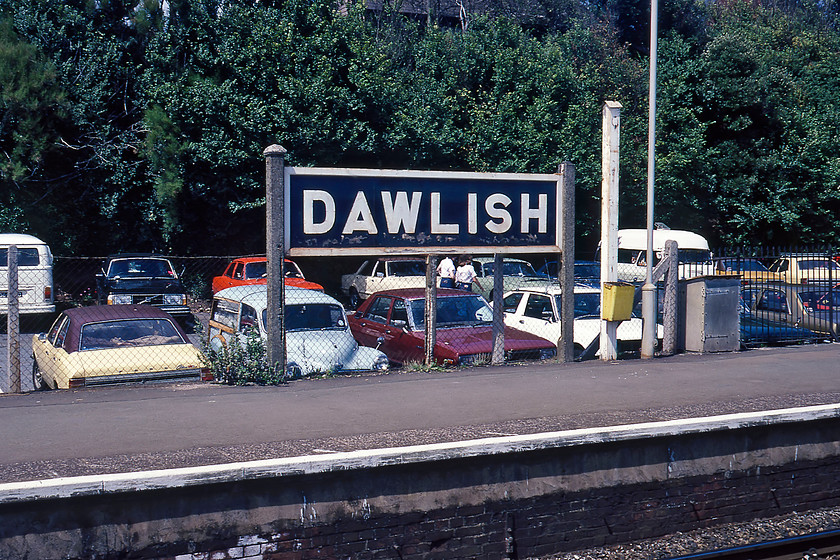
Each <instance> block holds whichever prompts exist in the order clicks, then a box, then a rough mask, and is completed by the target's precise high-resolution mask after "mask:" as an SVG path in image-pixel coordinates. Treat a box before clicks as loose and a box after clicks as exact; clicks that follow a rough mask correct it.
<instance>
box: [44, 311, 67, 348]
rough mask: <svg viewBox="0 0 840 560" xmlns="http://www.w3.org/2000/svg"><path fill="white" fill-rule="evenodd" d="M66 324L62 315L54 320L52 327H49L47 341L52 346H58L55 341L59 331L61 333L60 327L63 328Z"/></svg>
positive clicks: (65, 319)
mask: <svg viewBox="0 0 840 560" xmlns="http://www.w3.org/2000/svg"><path fill="white" fill-rule="evenodd" d="M66 322H67V317H66V316H64V315H62V316H60V317H59V318H58V319H56V321H55V323H53V324H52V327H50V332H49V333H47V340H49V341H50V343H51V344H52V345H53V346H58V345H57V344H56V339H57V337H58V333H59V331H61V327H62V326H64V324H65V323H66Z"/></svg>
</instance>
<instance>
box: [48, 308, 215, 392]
mask: <svg viewBox="0 0 840 560" xmlns="http://www.w3.org/2000/svg"><path fill="white" fill-rule="evenodd" d="M32 358H33V359H32V381H33V384H34V386H35V389H36V390H39V389H49V388H52V389H67V388H71V389H72V388H80V387H86V386H90V385H101V384H109V383H118V382H138V381H152V380H162V379H183V378H194V379H199V378H202V379H204V380H208V379H209V369H208V368H207V367H206V365H205V363H204V358H203V356H202V354H201V352H200V351H199V350H198V348H196V347H195V346H194V345H193V344H192V343H191V342H190V341H189V339H188V338H187V335H186V334H185V333H184V330H183V329H182V328H181V326H180V325H179V324H178V323H177V321H175V320H174V319H173V318H172V317H171V316H170V315H169V314H167V313H165V312H163V311H161V310H160V309H158V308H155V307H152V306H149V305H106V306H102V305H92V306H87V307H75V308H71V309H67V310H65V311H63V312H62V313H61V314H60V315H59V316H58V318H57V319H56V320H55V322H54V323H53V324H52V326H51V327H50V329H49V331H48V332H46V333H41V334H37V335H35V336H34V337H33V339H32Z"/></svg>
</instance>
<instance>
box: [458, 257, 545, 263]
mask: <svg viewBox="0 0 840 560" xmlns="http://www.w3.org/2000/svg"><path fill="white" fill-rule="evenodd" d="M495 259H496V257H473V259H472V260H474V261H478V262H480V263H490V262H494V261H495ZM502 262H516V263H528V264H529V265H530V264H531V263H529V262H528V261H526V260H525V259H514V258H512V257H503V258H502Z"/></svg>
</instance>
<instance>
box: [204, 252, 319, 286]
mask: <svg viewBox="0 0 840 560" xmlns="http://www.w3.org/2000/svg"><path fill="white" fill-rule="evenodd" d="M267 265H268V260H267V259H266V257H240V258H238V259H233V260H232V261H231V262H230V264H228V265H227V267H226V268H225V271H224V272H223V273H222V274H220V275H219V276H214V277H213V280H212V282H211V287H212V290H213V293H214V294H215V293H216V292H218V291H220V290H224V289H225V288H232V287H233V286H248V285H260V284H263V285H264V284H266V283H267V282H268V272H267ZM283 266H284V269H285V280H284V283H285V284H286V286H293V287H295V288H306V289H308V290H318V291H321V292H323V291H324V287H323V286H322V285H320V284H317V283H315V282H310V281H309V280H307V279H306V278H305V277H304V276H303V272H302V271H301V270H300V267H299V266H298V265H297V263H295V262H294V261H292V260H289V259H285V262H284V263H283Z"/></svg>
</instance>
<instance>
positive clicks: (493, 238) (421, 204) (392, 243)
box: [283, 167, 562, 257]
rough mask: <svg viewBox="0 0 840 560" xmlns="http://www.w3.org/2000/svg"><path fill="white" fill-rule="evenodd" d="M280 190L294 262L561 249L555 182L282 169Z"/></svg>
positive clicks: (543, 177)
mask: <svg viewBox="0 0 840 560" xmlns="http://www.w3.org/2000/svg"><path fill="white" fill-rule="evenodd" d="M283 183H284V193H283V194H284V199H285V204H284V222H285V228H284V230H285V231H284V243H285V248H286V251H287V254H288V255H289V256H293V257H294V256H369V255H371V256H372V255H425V254H429V253H436V254H443V253H447V254H457V253H471V254H493V253H499V252H503V253H556V252H559V251H560V249H561V243H562V235H561V233H562V232H561V227H560V222H561V216H562V197H561V192H560V189H561V176H560V175H559V174H528V173H475V172H456V171H415V170H387V169H386V170H382V169H355V168H325V167H286V168H285V172H284V182H283ZM532 229H533V232H532Z"/></svg>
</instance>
